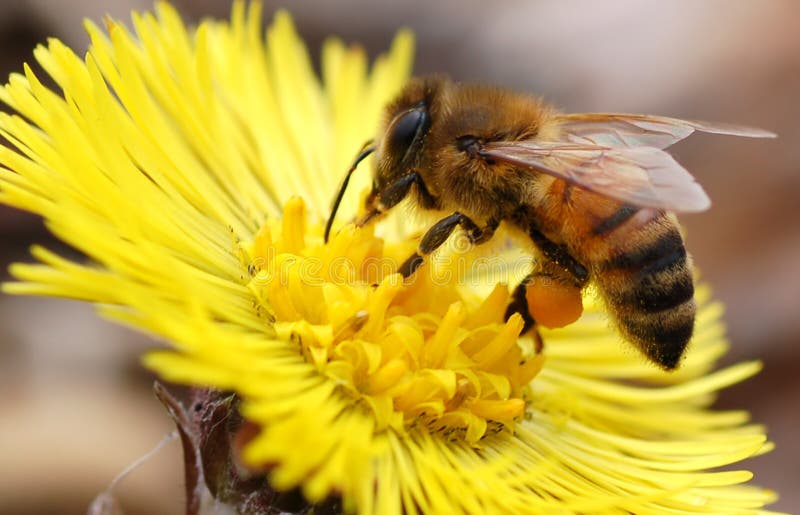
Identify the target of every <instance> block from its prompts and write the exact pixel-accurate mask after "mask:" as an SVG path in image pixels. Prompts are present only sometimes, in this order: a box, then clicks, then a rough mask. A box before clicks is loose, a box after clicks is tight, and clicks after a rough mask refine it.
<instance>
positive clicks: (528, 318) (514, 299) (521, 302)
mask: <svg viewBox="0 0 800 515" xmlns="http://www.w3.org/2000/svg"><path fill="white" fill-rule="evenodd" d="M532 280H534V273H533V272H531V273H530V274H528V275H527V276H525V279H523V280H522V282H521V283H519V284H518V285H517V287H516V288H514V293H513V295H512V296H511V302H509V303H508V307H507V308H506V313H505V315H503V320H506V321H507V320H508V319H509V318H511V315H513V314H514V313H519V314H520V316H521V317H522V322H523V326H522V332H521V334H525V333H527V332H529V331H532V333H531V335H532V336H533V342H534V348H535V349H536V353H537V354H538V353H540V352H542V349H543V348H544V342H543V341H542V335H541V334H539V328H538V327H537V325H536V320H535V319H534V318H533V315H531V310H530V308H529V307H528V299H527V297H526V288H527V285H528V283H529V282H530V281H532Z"/></svg>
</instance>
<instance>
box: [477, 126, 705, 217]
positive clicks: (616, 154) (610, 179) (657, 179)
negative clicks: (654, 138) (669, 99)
mask: <svg viewBox="0 0 800 515" xmlns="http://www.w3.org/2000/svg"><path fill="white" fill-rule="evenodd" d="M479 153H480V155H481V156H482V157H484V158H487V159H493V160H497V161H503V162H506V163H511V164H515V165H518V166H520V167H523V168H529V169H531V170H534V171H537V172H540V173H545V174H548V175H552V176H554V177H557V178H559V179H563V180H565V181H568V182H571V183H573V184H575V185H577V186H580V187H581V188H584V189H587V190H589V191H593V192H595V193H599V194H601V195H605V196H607V197H610V198H613V199H616V200H619V201H622V202H625V203H628V204H633V205H636V206H640V207H652V208H657V209H665V210H668V211H682V212H697V211H704V210H706V209H708V207H709V206H710V205H711V201H710V200H709V198H708V195H706V192H705V191H703V188H702V187H701V186H700V185H699V184H698V183H697V182H696V181H695V180H694V177H692V175H691V174H690V173H689V172H688V171H686V169H685V168H683V167H682V166H681V165H680V164H678V162H677V161H675V160H674V159H673V158H672V156H670V155H669V154H668V153H666V152H664V151H663V150H661V149H658V148H655V147H625V148H611V147H604V146H598V145H578V144H572V143H560V142H534V141H505V142H490V143H486V144H485V145H484V147H483V148H482V149H481V150H480V151H479Z"/></svg>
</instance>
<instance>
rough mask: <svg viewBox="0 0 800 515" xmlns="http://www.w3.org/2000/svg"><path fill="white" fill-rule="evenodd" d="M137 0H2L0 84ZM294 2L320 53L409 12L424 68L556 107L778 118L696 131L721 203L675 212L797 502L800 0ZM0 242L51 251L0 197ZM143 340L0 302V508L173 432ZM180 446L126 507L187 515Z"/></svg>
mask: <svg viewBox="0 0 800 515" xmlns="http://www.w3.org/2000/svg"><path fill="white" fill-rule="evenodd" d="M267 4H268V5H267V6H266V9H265V11H266V12H267V13H271V12H272V11H273V10H274V8H275V6H274V5H273V2H267ZM320 4H321V5H320ZM177 5H178V8H179V9H180V10H181V11H182V12H183V13H184V15H185V17H186V18H188V19H196V18H197V17H198V16H202V15H215V16H222V17H225V16H227V14H228V12H229V3H228V2H220V1H211V0H206V1H195V2H191V1H189V0H183V1H179V2H177ZM149 6H150V3H149V2H143V1H140V0H115V1H113V2H108V1H106V2H102V1H100V0H83V1H79V0H69V1H62V2H57V1H55V0H36V1H33V0H30V1H28V2H26V3H25V4H23V5H20V6H19V7H8V6H4V7H0V74H2V78H3V80H4V79H5V77H6V76H7V74H8V73H9V72H11V71H15V70H20V69H21V63H22V62H23V61H24V60H30V58H31V50H32V48H33V46H34V45H35V44H36V43H37V42H41V41H44V39H45V38H46V37H48V36H56V37H59V38H61V39H63V40H65V41H66V42H67V43H68V44H70V45H71V46H72V47H73V48H76V49H79V50H80V49H83V48H85V45H86V38H85V37H84V35H83V31H82V28H81V19H82V18H84V17H90V18H92V19H94V20H101V19H102V16H103V15H104V14H106V13H112V14H113V15H114V16H115V17H122V18H124V19H129V18H128V12H129V10H130V9H131V7H134V8H138V9H146V8H149ZM292 11H293V13H294V16H295V19H296V22H297V24H298V27H299V30H300V32H301V33H302V34H303V35H304V36H305V37H306V38H307V40H308V42H309V44H310V47H311V49H312V52H313V53H316V51H317V50H318V48H319V44H320V42H321V40H322V38H323V37H324V36H326V35H328V34H332V33H335V34H338V35H340V36H342V37H343V38H345V39H346V40H348V41H359V42H362V43H363V44H364V45H365V46H366V47H367V49H368V50H369V51H370V53H371V54H372V55H374V54H375V53H376V52H377V51H379V50H381V49H383V48H385V47H386V46H387V44H388V42H389V41H390V39H391V36H392V34H393V32H394V31H395V29H396V28H397V27H398V26H400V25H407V26H409V27H411V28H413V29H414V31H415V32H416V34H417V38H418V50H417V61H416V62H417V65H416V71H417V73H428V72H446V73H449V74H451V75H453V76H454V77H456V78H457V79H461V80H480V81H483V82H490V83H496V84H500V85H504V86H509V87H514V88H517V89H521V90H525V91H535V92H537V93H539V94H541V95H543V96H544V97H545V98H547V99H548V100H550V101H552V102H553V103H555V104H557V105H558V106H560V107H562V108H563V109H564V110H568V111H622V112H644V113H658V114H664V115H672V116H678V117H685V118H696V119H706V120H718V121H727V122H736V123H746V124H751V125H755V126H760V127H764V128H767V129H770V130H773V131H776V132H778V133H779V134H780V139H778V140H772V141H769V140H742V139H733V138H725V137H719V136H709V135H700V136H696V137H693V138H691V139H690V140H689V141H687V142H685V143H682V144H680V145H679V146H677V147H676V148H675V149H674V154H675V155H676V157H677V158H678V159H679V160H680V161H681V162H682V163H683V164H684V165H685V166H686V167H687V168H688V169H690V170H692V171H693V173H694V174H695V175H696V176H697V177H698V179H699V180H700V182H701V183H702V184H704V185H705V187H706V189H707V191H708V192H709V194H710V196H711V197H712V199H713V201H714V206H713V208H712V210H711V211H709V212H707V213H703V214H701V215H694V216H687V217H684V218H683V221H684V222H685V224H686V227H687V229H688V245H689V248H690V250H691V251H692V252H693V254H694V256H695V259H696V262H697V263H698V264H699V266H700V267H701V269H702V271H703V274H704V277H705V278H706V279H708V280H709V281H711V282H712V284H713V285H714V286H715V289H716V292H717V295H718V296H719V297H720V298H722V299H723V300H724V301H725V302H726V304H727V306H728V310H727V319H728V323H729V327H730V335H731V340H732V342H733V350H732V352H731V354H730V356H729V357H728V358H726V361H728V362H730V361H733V360H740V359H753V358H758V359H762V360H763V361H764V363H765V369H764V371H763V372H762V373H761V374H760V375H759V376H758V377H756V378H754V379H751V380H750V381H748V382H746V383H744V384H742V385H739V386H737V387H735V388H733V389H731V390H730V391H728V392H726V393H725V394H724V395H723V397H722V399H721V401H720V405H721V406H723V407H726V408H747V409H749V410H751V411H752V413H753V416H754V418H755V420H757V421H759V422H763V423H765V424H766V425H767V426H768V428H769V434H770V436H771V438H772V439H773V440H774V441H775V442H776V443H777V445H778V448H777V451H775V452H773V453H771V454H769V455H766V456H763V457H760V458H757V459H754V460H752V461H750V462H748V464H747V467H749V468H750V469H751V470H753V471H755V473H756V482H758V483H760V484H763V485H765V486H769V487H771V488H774V489H777V490H778V491H779V492H781V494H782V499H781V501H780V502H779V503H778V504H777V505H775V506H774V507H775V508H777V509H783V510H787V511H796V510H797V508H798V507H800V493H798V491H797V490H796V487H797V486H798V485H800V444H798V440H797V438H796V437H795V432H796V429H797V426H798V422H800V420H798V418H800V417H798V408H797V403H798V401H800V396H798V387H800V374H797V373H796V372H795V371H794V369H795V367H796V366H798V364H800V362H799V360H798V356H800V351H798V348H797V345H796V344H797V342H798V334H800V313H798V305H799V304H800V271H799V270H798V266H799V265H798V261H799V260H800V229H798V222H800V216H799V215H798V210H799V209H800V208H798V205H797V204H798V201H800V173H798V169H799V168H800V146H798V145H797V144H796V141H797V139H798V136H800V125H798V123H797V120H798V118H800V95H799V94H798V93H799V92H800V30H799V29H798V28H799V27H800V3H797V2H794V1H792V0H784V1H777V0H773V1H761V2H754V1H749V0H707V1H704V2H690V1H688V0H683V1H676V2H669V3H667V2H659V1H657V0H648V1H635V0H628V1H626V0H616V1H611V2H590V1H588V0H587V1H556V0H553V1H541V2H528V1H521V0H519V1H500V2H492V6H490V5H489V2H486V1H480V2H479V1H476V0H468V1H458V2H457V1H449V2H434V1H431V0H425V1H422V0H413V1H409V2H403V3H401V2H388V1H386V2H367V1H366V0H364V1H356V0H348V1H342V2H328V3H322V2H315V1H311V0H302V1H295V2H293V3H292ZM81 51H82V50H81ZM0 238H2V241H3V244H2V247H1V248H0V260H1V261H2V263H1V264H2V270H5V269H6V265H7V264H8V263H10V262H12V261H14V260H20V259H27V250H26V249H27V247H28V246H29V244H30V243H32V242H40V243H41V242H45V243H49V244H50V245H51V246H56V247H57V246H58V244H57V243H54V242H52V241H50V239H49V238H48V236H47V234H46V233H45V231H44V230H43V228H42V226H41V223H40V222H39V221H38V220H36V219H35V218H33V217H30V216H27V215H24V214H22V213H19V212H15V211H11V210H9V209H5V208H3V209H0ZM3 273H5V272H3ZM152 344H153V343H152V341H151V340H149V339H148V338H146V337H143V336H140V335H138V334H135V333H132V332H130V331H127V330H124V329H120V328H118V327H116V326H113V325H111V324H108V323H106V322H103V321H101V320H99V319H98V318H97V317H96V316H95V315H94V314H93V312H92V310H91V308H90V307H88V306H84V305H81V304H77V303H73V302H68V301H62V300H54V299H31V298H14V297H7V296H0V513H8V514H35V513H36V514H38V513H42V514H45V513H64V514H70V513H83V512H84V511H85V507H86V504H87V503H88V502H89V500H90V499H91V498H92V497H93V496H94V495H95V494H96V493H97V492H98V491H99V490H100V489H102V488H104V486H105V485H106V484H107V482H108V481H109V480H110V479H111V478H112V477H113V476H114V475H115V474H116V473H117V472H119V471H120V470H121V469H122V468H123V467H124V466H125V465H127V464H128V463H130V462H131V461H133V460H134V459H136V458H137V457H138V456H140V455H141V454H143V453H144V452H145V451H146V450H148V449H149V448H150V447H151V446H153V445H154V444H155V443H156V442H157V441H158V440H160V438H161V437H162V436H163V435H164V434H165V433H166V432H167V431H169V430H170V424H169V422H168V420H167V418H166V416H165V415H164V413H163V410H162V409H161V407H160V406H159V405H158V403H157V402H156V401H155V400H154V399H153V398H152V395H151V394H150V391H149V389H150V383H151V381H152V378H151V377H149V376H147V374H146V373H145V372H143V371H142V369H141V368H140V367H139V365H138V362H137V359H138V356H139V355H140V353H141V351H142V350H143V349H145V348H147V347H149V346H151V345H152ZM666 422H667V421H665V423H666ZM179 459H180V458H179V452H178V449H177V446H176V445H171V446H169V447H168V448H167V450H166V451H164V452H162V453H160V454H159V455H158V457H157V458H155V459H154V460H153V461H151V462H149V463H148V464H146V465H145V466H144V467H142V468H141V469H139V470H138V471H137V472H135V473H134V474H133V475H132V476H131V477H130V479H129V480H127V481H126V482H125V483H124V485H123V487H122V488H121V490H120V492H121V495H122V498H123V502H124V504H125V507H126V512H127V513H129V514H145V513H147V514H149V513H165V514H166V513H169V514H177V513H181V504H180V499H178V498H176V496H175V495H173V494H172V493H171V492H176V491H180V489H181V487H182V479H181V477H180V471H179V469H178V462H179Z"/></svg>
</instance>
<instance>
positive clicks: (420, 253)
mask: <svg viewBox="0 0 800 515" xmlns="http://www.w3.org/2000/svg"><path fill="white" fill-rule="evenodd" d="M459 225H460V226H461V227H463V228H464V230H465V231H466V233H467V237H468V238H469V241H470V242H471V243H472V244H474V245H480V244H481V243H483V242H485V241H487V240H488V239H489V238H491V237H492V235H493V234H494V231H495V229H497V226H498V225H500V222H498V221H497V220H490V221H489V223H487V224H486V225H485V226H484V227H480V226H478V224H476V223H475V222H473V221H472V219H471V218H469V217H468V216H466V215H464V214H461V213H458V212H456V213H453V214H452V215H449V216H446V217H445V218H442V219H441V220H439V221H438V222H436V223H435V224H434V225H433V227H431V228H430V229H428V232H426V233H425V235H424V236H423V237H422V241H420V243H419V248H418V249H417V252H415V253H414V254H413V255H412V256H411V257H409V258H408V259H406V260H405V262H404V263H403V264H402V265H401V266H400V269H399V272H400V273H401V274H402V275H403V277H404V278H405V277H409V276H410V275H411V274H413V273H414V272H415V271H416V270H417V268H419V266H420V265H421V264H422V263H423V261H424V256H427V255H428V254H430V253H431V252H433V251H434V250H436V249H438V248H439V247H441V246H442V244H443V243H444V242H445V241H447V238H449V237H450V234H451V233H452V232H453V230H454V229H455V228H456V227H457V226H459Z"/></svg>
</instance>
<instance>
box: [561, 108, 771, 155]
mask: <svg viewBox="0 0 800 515" xmlns="http://www.w3.org/2000/svg"><path fill="white" fill-rule="evenodd" d="M556 118H557V120H558V122H559V125H560V127H561V130H562V132H563V134H564V136H563V138H564V140H565V141H569V142H571V143H577V144H583V145H598V146H603V147H615V148H622V147H655V148H666V147H668V146H670V145H672V144H674V143H677V142H678V141H680V140H682V139H683V138H685V137H687V136H689V135H690V134H691V133H693V132H694V131H701V132H710V133H713V134H727V135H731V136H744V137H747V138H774V137H775V136H776V135H775V133H772V132H769V131H765V130H763V129H757V128H754V127H745V126H743V125H732V124H724V123H712V122H700V121H691V120H680V119H678V118H669V117H666V116H651V115H644V114H621V113H577V114H560V115H557V117H556Z"/></svg>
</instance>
